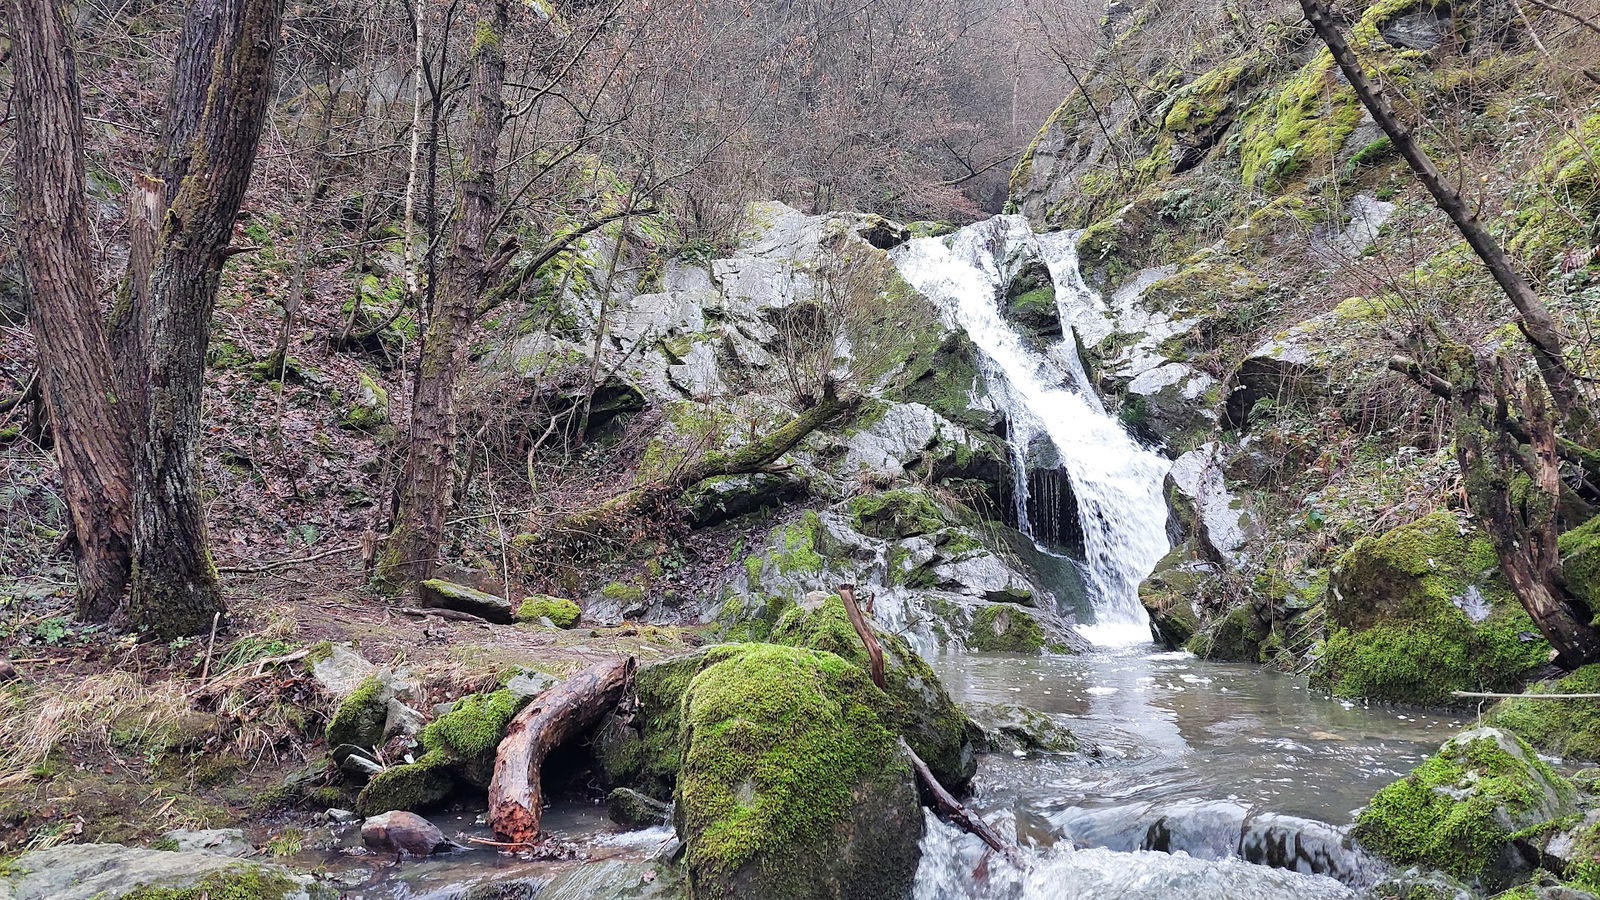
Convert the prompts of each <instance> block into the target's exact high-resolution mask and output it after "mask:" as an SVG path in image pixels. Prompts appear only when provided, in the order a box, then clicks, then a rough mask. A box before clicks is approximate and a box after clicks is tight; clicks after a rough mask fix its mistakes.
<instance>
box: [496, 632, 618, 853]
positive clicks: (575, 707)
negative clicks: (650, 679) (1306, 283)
mask: <svg viewBox="0 0 1600 900" xmlns="http://www.w3.org/2000/svg"><path fill="white" fill-rule="evenodd" d="M633 671H634V660H633V657H631V656H630V657H628V658H626V659H622V660H613V661H608V662H603V663H597V664H595V665H593V666H590V667H589V668H587V669H584V670H583V671H581V672H579V673H578V674H576V675H573V676H572V677H570V678H568V679H567V680H566V681H563V682H561V683H560V684H558V685H556V686H555V687H552V688H550V689H549V690H547V691H545V692H544V693H542V694H540V695H539V696H538V697H535V698H534V699H533V701H532V702H531V703H529V704H528V705H527V706H525V707H523V708H522V711H521V712H519V713H517V715H516V717H515V718H513V719H512V720H511V724H510V725H508V726H506V735H505V737H504V738H502V739H501V741H500V748H499V750H498V751H496V753H495V760H494V777H493V778H492V779H491V780H490V782H489V827H490V828H492V829H494V833H495V835H496V836H498V837H501V838H504V839H505V840H506V841H509V842H511V843H518V844H530V843H532V842H534V841H536V840H538V838H539V818H540V815H541V813H542V811H543V810H542V809H541V807H543V805H544V795H543V791H542V789H541V786H540V780H539V767H540V766H541V765H542V764H543V763H544V759H545V757H546V756H548V755H549V754H550V752H551V751H553V750H555V749H556V748H557V747H560V746H561V745H562V744H564V743H566V742H567V741H568V740H570V739H571V738H573V737H575V736H577V735H578V734H580V733H582V732H583V731H584V730H585V729H587V728H588V727H589V726H591V725H593V724H594V723H595V722H596V721H598V720H599V719H600V717H601V716H602V715H604V714H605V713H607V712H609V711H610V710H611V708H612V707H614V706H616V705H617V702H618V701H619V700H621V699H622V694H623V692H624V691H625V690H627V687H628V685H629V683H631V682H632V681H633Z"/></svg>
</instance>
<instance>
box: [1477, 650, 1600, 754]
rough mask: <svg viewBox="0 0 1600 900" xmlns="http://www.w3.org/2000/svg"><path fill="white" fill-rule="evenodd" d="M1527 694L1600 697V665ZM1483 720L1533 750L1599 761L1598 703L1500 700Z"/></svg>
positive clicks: (1599, 718)
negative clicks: (1508, 733)
mask: <svg viewBox="0 0 1600 900" xmlns="http://www.w3.org/2000/svg"><path fill="white" fill-rule="evenodd" d="M1524 693H1529V694H1600V664H1596V665H1589V666H1584V667H1583V668H1581V669H1579V670H1577V671H1576V672H1573V673H1572V674H1571V675H1568V676H1566V677H1565V678H1561V679H1559V680H1557V681H1553V682H1543V683H1540V684H1536V685H1529V686H1528V687H1527V688H1526V689H1525V691H1524ZM1484 719H1485V721H1486V722H1488V723H1489V724H1491V725H1495V726H1497V727H1499V728H1504V729H1507V730H1509V731H1512V732H1515V733H1516V735H1517V736H1518V737H1520V738H1522V739H1523V740H1525V741H1527V742H1528V743H1530V744H1532V745H1533V746H1535V747H1538V748H1539V749H1541V750H1544V751H1546V752H1549V753H1553V754H1556V755H1558V756H1562V757H1566V758H1568V759H1582V760H1600V700H1502V701H1500V702H1499V703H1497V704H1495V706H1494V708H1493V709H1491V710H1490V711H1489V714H1488V715H1487V716H1485V717H1484Z"/></svg>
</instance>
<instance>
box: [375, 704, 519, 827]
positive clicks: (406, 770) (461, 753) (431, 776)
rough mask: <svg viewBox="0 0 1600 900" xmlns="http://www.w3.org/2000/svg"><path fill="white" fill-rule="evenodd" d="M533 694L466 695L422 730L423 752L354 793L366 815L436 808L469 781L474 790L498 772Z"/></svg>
mask: <svg viewBox="0 0 1600 900" xmlns="http://www.w3.org/2000/svg"><path fill="white" fill-rule="evenodd" d="M533 696H534V695H533V694H532V693H528V692H523V691H514V690H511V689H509V688H501V689H500V690H497V691H487V692H483V693H477V694H468V695H467V696H465V697H462V698H461V699H459V700H457V701H456V702H455V703H454V704H453V705H452V706H451V708H450V710H449V711H448V712H445V713H444V714H442V715H440V716H439V717H438V718H436V719H434V720H433V721H432V722H429V723H428V724H427V726H426V727H425V728H423V729H422V736H421V742H422V755H421V756H420V757H419V758H418V759H417V761H416V762H413V763H405V764H401V765H396V766H390V767H389V768H387V769H384V770H383V771H382V772H379V773H378V774H376V775H374V776H372V779H371V780H370V781H368V782H367V784H366V786H365V787H363V788H362V789H361V793H360V794H358V795H357V797H356V811H357V812H359V813H361V814H362V815H363V816H371V815H376V814H378V813H383V812H389V811H391V810H397V809H400V810H409V811H412V812H416V811H418V810H425V809H428V808H430V807H433V806H436V805H438V804H439V803H441V802H442V801H444V800H445V799H446V798H448V797H449V796H450V794H451V793H452V792H453V791H455V789H456V788H457V787H458V786H459V785H461V784H463V783H465V784H468V785H472V787H473V789H474V790H481V789H483V788H485V787H487V786H488V784H489V779H490V778H491V777H492V776H493V775H494V755H495V750H496V749H497V748H498V747H499V745H500V738H501V737H502V736H504V734H505V730H506V726H507V725H509V724H510V723H511V719H512V717H513V716H515V715H516V714H517V712H518V710H520V709H521V708H522V707H523V706H524V705H526V704H527V702H528V701H529V700H530V699H531V698H532V697H533Z"/></svg>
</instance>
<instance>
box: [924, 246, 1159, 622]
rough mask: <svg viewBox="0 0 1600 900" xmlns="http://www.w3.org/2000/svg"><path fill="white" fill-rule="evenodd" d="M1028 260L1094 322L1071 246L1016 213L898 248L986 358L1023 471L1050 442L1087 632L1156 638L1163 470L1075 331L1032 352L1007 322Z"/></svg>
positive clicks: (1023, 519) (1022, 483)
mask: <svg viewBox="0 0 1600 900" xmlns="http://www.w3.org/2000/svg"><path fill="white" fill-rule="evenodd" d="M1030 259H1043V260H1044V262H1045V265H1046V267H1047V268H1048V269H1049V270H1050V273H1051V278H1052V280H1054V281H1055V283H1056V290H1057V292H1058V297H1057V299H1058V303H1062V302H1065V303H1067V304H1072V305H1073V306H1071V308H1072V309H1078V308H1079V307H1083V308H1084V309H1085V310H1086V314H1092V313H1093V305H1094V304H1098V303H1099V298H1098V297H1096V296H1094V293H1093V292H1092V291H1090V290H1089V288H1088V287H1087V286H1085V285H1084V283H1083V279H1082V277H1081V276H1080V275H1079V273H1078V264H1077V256H1076V251H1075V249H1074V246H1073V241H1071V240H1070V239H1069V238H1062V237H1057V236H1051V237H1048V238H1047V239H1046V240H1045V241H1043V242H1041V240H1040V239H1039V238H1037V237H1036V236H1035V235H1034V234H1033V233H1032V230H1031V229H1030V228H1029V226H1028V223H1027V220H1026V219H1023V218H1022V217H1021V216H996V217H995V218H992V219H988V220H986V221H983V222H979V223H977V224H975V225H969V226H967V227H966V228H963V229H961V230H960V231H958V232H956V233H955V234H953V235H951V236H949V237H947V238H920V239H917V240H914V241H911V242H909V243H907V244H905V245H904V246H902V247H900V248H898V249H896V250H895V251H894V262H895V265H896V266H897V267H898V268H899V270H900V274H901V275H902V276H903V277H904V278H905V279H906V281H907V282H909V283H910V284H911V286H912V287H914V288H916V289H917V290H918V291H921V292H922V294H923V295H925V296H926V297H928V298H929V299H930V300H931V301H933V302H934V303H935V304H936V305H937V306H938V307H939V309H940V311H941V313H942V314H943V315H944V316H945V317H946V319H947V320H948V321H949V322H950V323H951V324H952V325H953V326H955V327H959V328H961V329H962V330H964V331H965V332H966V333H967V336H968V337H970V338H971V339H972V342H973V343H974V344H975V345H977V347H978V350H979V351H980V353H981V354H982V355H983V357H984V359H983V362H984V365H983V367H982V368H983V371H984V374H985V377H986V379H987V383H988V387H989V391H990V393H991V395H993V397H994V398H995V402H996V403H997V404H998V405H999V406H1000V407H1001V408H1002V409H1003V410H1004V411H1005V413H1006V416H1007V419H1008V423H1009V429H1010V431H1009V436H1010V443H1011V446H1012V449H1013V452H1014V453H1015V454H1016V456H1017V459H1016V464H1017V467H1018V468H1019V469H1023V470H1025V469H1026V466H1027V463H1028V455H1027V454H1028V445H1029V444H1030V443H1031V442H1032V441H1033V440H1034V439H1035V438H1036V437H1038V436H1041V435H1042V436H1044V437H1045V438H1047V439H1048V440H1049V442H1050V444H1051V445H1052V446H1053V447H1054V449H1055V451H1056V455H1057V456H1058V457H1059V459H1060V464H1061V466H1062V467H1063V468H1064V469H1065V470H1066V472H1067V476H1068V478H1069V480H1070V481H1071V483H1072V492H1073V494H1074V496H1075V498H1076V500H1077V505H1078V517H1079V519H1080V521H1081V523H1082V526H1083V538H1084V549H1085V556H1086V559H1085V562H1086V566H1087V572H1086V575H1087V580H1088V583H1089V588H1090V600H1091V603H1092V604H1093V606H1094V610H1095V618H1096V621H1095V623H1094V624H1093V625H1092V626H1088V627H1085V628H1082V629H1080V630H1081V631H1083V632H1084V634H1085V636H1087V637H1088V638H1089V639H1090V640H1091V641H1094V642H1095V643H1100V644H1128V643H1136V642H1143V641H1148V640H1149V639H1150V631H1149V620H1148V617H1147V616H1146V615H1145V611H1144V607H1143V606H1141V605H1140V603H1139V596H1138V587H1139V582H1140V581H1142V580H1144V578H1145V576H1146V575H1148V574H1150V571H1151V569H1152V568H1154V567H1155V564H1156V562H1157V561H1158V560H1159V559H1160V558H1161V557H1162V556H1163V555H1164V554H1165V553H1166V552H1167V549H1168V545H1167V531H1166V524H1167V507H1166V502H1165V499H1164V498H1163V496H1162V479H1163V478H1164V477H1165V476H1166V473H1167V469H1168V463H1167V461H1166V460H1164V459H1162V458H1161V457H1159V456H1157V455H1156V454H1155V453H1153V452H1151V451H1150V450H1148V449H1146V448H1144V447H1142V446H1140V445H1139V443H1138V442H1137V441H1135V440H1134V439H1133V438H1132V437H1131V436H1130V435H1129V434H1128V432H1127V431H1126V429H1124V428H1123V427H1122V424H1121V423H1120V422H1118V421H1117V420H1116V419H1115V418H1114V417H1112V416H1110V415H1109V414H1107V412H1106V410H1105V407H1104V405H1103V404H1102V403H1101V402H1100V398H1099V396H1098V395H1096V393H1095V391H1094V390H1093V386H1092V385H1091V384H1090V382H1089V376H1088V374H1087V373H1086V372H1085V371H1084V370H1083V364H1082V361H1081V360H1079V358H1078V354H1077V351H1076V347H1075V345H1074V344H1073V343H1072V338H1071V329H1070V328H1069V329H1067V332H1068V338H1067V341H1065V342H1063V344H1062V345H1058V346H1056V347H1053V348H1046V349H1045V350H1044V351H1042V352H1041V351H1040V350H1036V349H1033V348H1030V347H1029V346H1028V344H1027V343H1026V342H1025V341H1024V340H1023V339H1022V337H1021V336H1020V335H1019V334H1018V333H1017V331H1016V330H1015V329H1014V328H1012V327H1011V326H1010V325H1009V324H1008V323H1007V322H1006V321H1005V319H1004V318H1003V316H1002V315H1001V310H1000V299H1001V295H1002V293H1003V292H1004V289H1005V286H1006V284H1007V283H1008V282H1009V281H1010V279H1011V278H1012V277H1013V276H1014V275H1015V274H1016V272H1017V271H1018V270H1019V269H1020V267H1021V266H1023V265H1025V264H1026V263H1027V262H1028V261H1029V260H1030ZM1017 485H1018V490H1019V497H1018V510H1019V525H1020V528H1021V530H1022V531H1023V532H1024V533H1028V534H1031V533H1032V528H1031V523H1029V522H1028V521H1027V511H1028V506H1027V498H1026V496H1025V492H1026V491H1027V488H1028V479H1027V477H1026V473H1025V471H1024V472H1023V473H1021V474H1019V476H1018V478H1017Z"/></svg>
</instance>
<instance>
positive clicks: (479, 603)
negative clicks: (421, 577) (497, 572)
mask: <svg viewBox="0 0 1600 900" xmlns="http://www.w3.org/2000/svg"><path fill="white" fill-rule="evenodd" d="M417 597H418V599H420V600H421V601H422V605H424V606H440V607H445V608H447V609H455V610H460V611H461V612H465V613H471V614H473V615H475V616H478V617H479V618H483V619H488V620H489V621H491V622H499V623H501V624H505V625H509V624H511V622H512V621H514V619H515V611H514V610H513V609H512V607H511V601H510V600H507V599H505V598H504V597H497V596H495V595H494V594H490V593H488V592H486V591H480V590H478V589H477V588H471V587H467V586H466V585H464V584H457V583H455V582H454V581H446V580H445V579H443V578H429V579H428V580H426V581H424V582H422V583H421V584H419V585H417Z"/></svg>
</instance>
